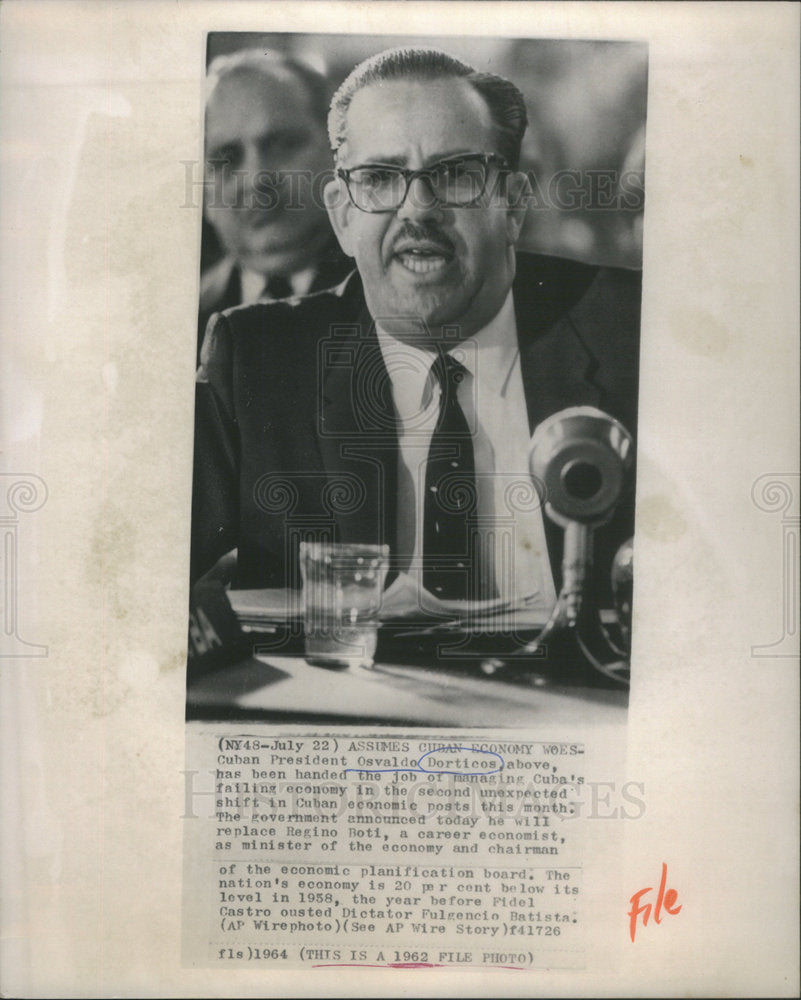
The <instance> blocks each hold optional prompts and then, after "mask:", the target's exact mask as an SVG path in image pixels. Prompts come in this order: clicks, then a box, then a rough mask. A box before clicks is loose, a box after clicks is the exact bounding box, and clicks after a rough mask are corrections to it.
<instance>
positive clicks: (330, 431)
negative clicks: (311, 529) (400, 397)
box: [318, 304, 398, 552]
mask: <svg viewBox="0 0 801 1000" xmlns="http://www.w3.org/2000/svg"><path fill="white" fill-rule="evenodd" d="M318 361H319V365H320V371H321V396H322V398H321V399H320V423H319V442H320V451H321V455H322V459H323V465H324V467H325V470H326V473H327V475H328V478H329V483H330V493H329V497H330V498H331V504H330V506H331V509H332V513H333V514H334V517H335V518H336V521H337V527H338V529H339V532H340V540H341V541H350V542H371V543H381V544H388V545H389V546H390V549H391V551H393V552H394V551H395V549H396V535H397V530H396V528H397V525H396V522H397V464H398V437H397V430H396V426H395V410H394V406H393V404H392V392H391V385H390V381H389V376H388V375H387V371H386V368H385V366H384V361H383V357H382V354H381V348H380V347H379V344H378V338H377V337H376V333H375V326H374V324H373V322H372V319H371V317H370V315H369V313H368V312H367V309H366V307H365V306H364V305H363V304H362V305H361V308H360V309H359V311H358V319H357V321H356V323H355V324H349V325H343V326H342V327H340V328H337V330H336V331H333V332H332V336H330V337H329V338H327V339H326V340H324V341H321V343H320V350H319V352H318ZM337 484H339V486H337Z"/></svg>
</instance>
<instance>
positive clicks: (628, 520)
mask: <svg viewBox="0 0 801 1000" xmlns="http://www.w3.org/2000/svg"><path fill="white" fill-rule="evenodd" d="M513 290H514V303H515V313H516V320H517V328H518V339H519V342H520V352H521V354H520V357H521V369H522V375H523V384H524V390H525V395H526V404H527V409H528V420H529V426H530V428H531V430H532V431H533V430H534V428H535V427H536V426H537V424H539V423H540V421H542V420H543V419H545V417H547V416H549V415H551V414H552V413H555V412H556V411H558V410H561V409H563V408H564V407H566V406H579V405H588V406H596V407H598V408H600V409H602V410H605V411H606V412H607V413H609V414H611V415H612V416H614V417H616V418H617V419H618V420H620V421H621V422H622V423H623V424H624V425H625V426H626V427H627V428H628V429H629V430H630V431H631V433H632V434H635V433H636V420H637V375H638V343H639V312H640V278H639V274H638V273H636V272H632V271H622V270H617V269H610V268H597V267H593V266H588V265H584V264H577V263H575V262H572V261H565V260H558V259H554V258H548V257H535V256H533V255H529V254H523V253H519V254H518V263H517V275H516V277H515V282H514V286H513ZM197 391H198V395H197V409H196V452H195V486H194V500H193V570H192V571H193V576H194V577H195V578H196V577H197V576H198V575H200V574H202V573H203V572H205V571H206V570H207V569H208V568H209V567H210V566H211V565H213V563H214V562H215V561H216V559H217V558H218V557H219V556H220V555H222V554H224V553H225V552H227V551H229V550H230V549H232V548H234V547H235V546H238V549H239V557H238V570H237V578H236V581H235V583H236V585H237V586H240V587H283V586H299V585H300V575H299V569H298V561H297V544H298V541H299V539H301V538H304V537H308V536H309V535H313V536H314V537H331V538H333V539H335V540H340V541H364V542H386V543H388V544H389V545H390V549H391V550H392V549H393V542H394V534H395V530H396V519H397V517H396V515H397V512H396V509H395V502H396V489H395V482H396V475H397V456H398V444H397V435H396V431H395V417H394V409H393V406H392V400H391V389H390V383H389V378H388V376H387V373H386V370H385V368H384V365H383V360H382V355H381V350H380V348H379V345H378V340H377V337H376V335H375V330H374V328H373V325H372V322H371V319H370V316H369V314H368V313H367V310H366V307H365V302H364V294H363V291H362V287H361V282H360V279H359V276H358V275H357V274H356V273H354V274H352V275H351V276H350V277H349V278H348V279H347V281H345V282H343V284H342V285H341V286H339V287H338V288H337V289H333V290H329V291H326V292H321V293H319V294H316V295H311V296H307V297H304V298H302V299H296V300H285V301H282V302H275V303H263V304H261V303H260V304H256V305H253V306H243V307H240V308H238V309H233V310H229V311H228V312H226V313H224V314H223V315H220V316H218V317H217V318H216V320H215V322H214V323H213V324H211V325H210V327H209V334H208V337H207V343H206V344H205V345H204V363H203V364H202V365H201V368H200V370H199V373H198V386H197ZM546 525H547V531H548V533H549V552H550V554H551V561H552V565H553V568H554V571H555V577H556V581H557V585H558V584H559V580H560V562H561V557H560V550H561V531H560V529H558V528H555V527H554V526H552V525H551V524H550V521H547V522H546ZM632 532H633V490H632V491H631V495H630V498H629V500H628V501H627V502H625V503H623V504H622V505H621V507H620V509H619V510H618V512H617V513H616V515H615V518H614V520H613V521H612V522H610V524H609V525H608V526H607V527H606V528H605V529H601V531H600V532H599V535H601V536H605V544H603V545H601V546H600V551H599V553H598V558H597V559H596V565H597V566H598V567H599V570H600V572H601V573H602V574H603V576H604V578H608V569H609V564H610V562H611V556H612V555H613V554H614V551H615V549H616V547H617V545H619V544H620V542H622V541H624V540H625V538H627V537H629V536H630V535H631V534H632ZM603 540H604V539H603V538H602V539H601V541H603ZM603 589H608V588H603Z"/></svg>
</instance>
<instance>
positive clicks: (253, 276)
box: [239, 267, 317, 303]
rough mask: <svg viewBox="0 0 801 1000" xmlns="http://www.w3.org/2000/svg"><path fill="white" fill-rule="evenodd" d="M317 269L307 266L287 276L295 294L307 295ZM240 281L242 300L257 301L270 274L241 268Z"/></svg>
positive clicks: (247, 301)
mask: <svg viewBox="0 0 801 1000" xmlns="http://www.w3.org/2000/svg"><path fill="white" fill-rule="evenodd" d="M316 273H317V272H316V270H315V268H313V267H306V268H304V269H303V270H302V271H296V272H295V273H294V274H290V275H289V276H288V277H287V281H288V282H289V285H290V287H291V289H292V294H293V295H305V294H306V293H307V292H308V291H309V289H310V288H311V286H312V283H313V281H314V276H315V274H316ZM239 277H240V282H241V289H242V301H243V302H244V303H250V302H257V301H258V300H259V299H260V298H261V297H262V296H263V295H264V289H265V287H266V284H267V279H268V275H266V274H262V273H261V272H260V271H250V270H248V269H247V268H244V267H243V268H241V269H240V273H239Z"/></svg>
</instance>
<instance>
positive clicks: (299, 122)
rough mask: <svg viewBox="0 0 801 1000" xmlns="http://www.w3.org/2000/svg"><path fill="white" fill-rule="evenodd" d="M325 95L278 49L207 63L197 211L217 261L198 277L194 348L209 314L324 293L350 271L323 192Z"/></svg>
mask: <svg viewBox="0 0 801 1000" xmlns="http://www.w3.org/2000/svg"><path fill="white" fill-rule="evenodd" d="M328 98H329V93H328V85H327V82H326V80H325V78H324V77H323V76H322V75H321V74H320V73H318V72H317V71H316V70H314V69H312V68H311V67H309V66H307V65H306V64H305V63H302V62H300V61H299V60H296V59H293V58H290V57H288V56H284V55H282V54H281V53H278V52H273V51H262V50H258V49H251V50H245V51H242V52H237V53H234V54H232V55H226V56H220V57H218V58H217V59H215V60H214V62H213V63H212V64H211V66H210V67H209V75H208V90H207V98H206V153H205V156H206V163H205V204H204V214H205V218H206V220H207V221H208V222H209V223H210V225H211V226H212V227H213V228H214V231H215V233H216V235H217V237H218V239H219V242H220V244H221V246H222V249H223V251H224V256H223V258H222V259H221V260H220V261H218V262H217V263H216V264H214V265H213V266H212V267H210V268H209V269H208V270H207V271H206V272H205V273H204V274H203V276H202V279H201V289H200V314H199V323H198V347H200V345H201V343H202V338H203V335H204V333H205V328H206V324H207V322H208V319H209V317H210V316H211V315H212V314H213V313H215V312H219V311H220V310H221V309H228V308H230V307H232V306H236V305H240V304H242V303H249V302H255V301H257V300H259V299H262V298H263V299H266V300H269V299H282V298H286V297H288V296H291V295H305V294H308V293H309V292H313V291H317V290H319V289H323V288H328V287H330V286H331V285H335V284H337V283H338V282H339V281H341V280H342V278H344V276H345V275H346V274H347V273H348V271H349V270H350V269H351V266H352V265H351V264H350V263H349V262H348V259H347V258H346V257H344V255H343V254H342V252H341V251H340V249H339V246H338V244H337V241H336V239H335V238H334V236H333V233H332V231H331V227H330V224H329V221H328V215H327V213H326V210H325V206H324V204H323V201H322V195H321V191H322V188H323V187H324V184H325V181H326V180H327V179H330V177H331V176H332V171H331V152H330V150H329V148H328V137H327V133H326V117H327V114H328Z"/></svg>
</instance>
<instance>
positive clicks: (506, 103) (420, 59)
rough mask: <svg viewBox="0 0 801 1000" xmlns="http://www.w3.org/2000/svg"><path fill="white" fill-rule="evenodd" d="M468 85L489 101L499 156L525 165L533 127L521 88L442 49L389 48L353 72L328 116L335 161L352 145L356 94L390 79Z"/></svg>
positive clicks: (329, 135)
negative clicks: (526, 137) (523, 154)
mask: <svg viewBox="0 0 801 1000" xmlns="http://www.w3.org/2000/svg"><path fill="white" fill-rule="evenodd" d="M451 78H458V79H462V80H465V81H466V82H467V83H469V84H470V86H471V87H473V89H474V90H475V91H477V93H478V94H480V95H481V97H482V98H483V99H484V101H485V103H486V105H487V108H488V109H489V113H490V117H491V119H492V123H493V126H494V129H495V136H496V143H497V146H498V152H499V153H500V155H501V156H503V158H504V159H505V160H506V162H507V164H508V165H509V167H510V168H511V169H512V170H517V167H518V164H519V163H520V145H521V143H522V141H523V134H524V132H525V131H526V126H527V125H528V117H527V115H526V104H525V101H524V99H523V95H522V94H521V93H520V91H519V90H518V89H517V87H516V86H515V85H514V84H513V83H511V82H510V81H509V80H505V79H504V78H503V77H502V76H496V75H495V74H494V73H480V72H479V71H478V70H476V69H474V68H473V67H472V66H468V65H467V63H463V62H461V61H460V60H459V59H455V58H454V57H453V56H449V55H448V54H447V52H441V51H440V50H439V49H426V48H397V49H387V50H386V51H385V52H379V53H378V54H377V55H375V56H371V57H370V58H369V59H366V60H365V61H364V62H362V63H359V65H358V66H357V67H356V68H355V69H354V70H352V71H351V73H350V74H349V75H348V77H347V79H346V80H345V81H344V83H343V84H342V85H341V86H340V88H339V90H337V92H336V93H335V94H334V97H333V99H332V101H331V110H330V112H329V114H328V138H329V141H330V143H331V149H332V151H333V153H334V156H337V154H338V152H339V150H340V148H341V147H342V146H343V145H344V144H345V142H346V141H347V114H348V108H349V107H350V103H351V101H352V100H353V98H354V97H355V95H356V94H357V93H358V92H359V91H360V90H362V89H363V88H364V87H367V86H369V85H370V84H372V83H380V82H382V81H385V80H443V79H445V80H447V79H451Z"/></svg>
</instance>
